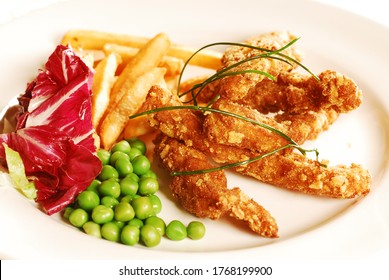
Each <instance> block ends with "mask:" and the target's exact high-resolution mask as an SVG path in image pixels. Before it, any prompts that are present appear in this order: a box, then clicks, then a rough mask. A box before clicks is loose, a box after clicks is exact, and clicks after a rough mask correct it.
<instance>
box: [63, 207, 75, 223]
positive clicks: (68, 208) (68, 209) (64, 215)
mask: <svg viewBox="0 0 389 280" xmlns="http://www.w3.org/2000/svg"><path fill="white" fill-rule="evenodd" d="M73 211H74V208H73V207H71V206H67V207H66V208H65V210H64V212H63V217H64V218H65V219H66V220H69V216H70V214H71V213H72V212H73Z"/></svg>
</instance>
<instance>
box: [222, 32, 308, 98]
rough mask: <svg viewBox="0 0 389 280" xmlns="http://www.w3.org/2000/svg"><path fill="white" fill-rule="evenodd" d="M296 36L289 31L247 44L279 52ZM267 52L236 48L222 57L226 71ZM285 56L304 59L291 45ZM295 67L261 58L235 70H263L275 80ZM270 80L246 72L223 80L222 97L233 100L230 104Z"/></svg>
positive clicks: (259, 38)
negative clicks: (263, 81)
mask: <svg viewBox="0 0 389 280" xmlns="http://www.w3.org/2000/svg"><path fill="white" fill-rule="evenodd" d="M295 38H296V37H295V36H294V35H292V34H290V33H288V32H271V33H266V34H262V35H260V36H256V37H253V38H250V39H248V40H246V41H245V42H244V43H245V44H247V45H252V46H257V47H261V48H265V49H268V50H272V51H276V50H278V49H280V48H282V47H284V46H285V45H287V44H288V43H289V42H291V41H292V40H294V39H295ZM261 53H265V52H264V51H259V50H254V49H252V48H247V47H240V46H234V47H231V48H229V49H227V50H226V51H225V52H224V55H223V57H222V64H223V68H222V69H224V68H226V67H229V66H231V65H233V64H235V63H237V62H240V61H243V60H244V59H247V58H251V57H254V56H256V55H259V54H261ZM282 53H283V54H285V55H288V56H290V57H292V58H294V59H295V60H297V61H300V60H301V54H300V53H299V52H298V51H297V49H296V47H295V45H292V46H290V47H288V48H287V49H285V50H284V51H283V52H282ZM295 67H296V65H293V64H288V63H285V62H284V61H281V60H278V59H272V58H260V59H254V60H251V61H249V62H246V63H243V64H241V65H239V66H237V67H234V68H233V69H232V71H241V70H248V69H250V70H260V71H264V72H267V73H269V74H271V75H273V76H274V77H277V76H278V75H279V74H280V73H281V72H284V71H290V70H292V69H293V68H295ZM264 79H267V78H266V77H265V76H264V75H259V74H256V73H245V74H240V75H234V76H229V77H225V78H223V79H222V80H221V81H220V91H219V92H220V94H222V95H223V96H224V97H226V98H228V99H230V100H231V101H234V100H239V99H243V97H244V96H245V95H246V94H247V93H248V92H249V91H250V90H251V88H253V87H255V85H256V84H258V83H259V82H261V81H262V80H264Z"/></svg>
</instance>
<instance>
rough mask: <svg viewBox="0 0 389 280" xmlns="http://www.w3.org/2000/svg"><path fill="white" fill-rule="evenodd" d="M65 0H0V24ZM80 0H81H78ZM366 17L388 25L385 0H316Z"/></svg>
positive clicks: (388, 18)
mask: <svg viewBox="0 0 389 280" xmlns="http://www.w3.org/2000/svg"><path fill="white" fill-rule="evenodd" d="M61 1H66V0H0V24H2V23H6V22H7V21H10V20H12V19H13V18H15V17H18V16H22V15H23V14H26V13H28V12H30V11H32V10H34V9H39V8H42V7H45V6H48V5H51V4H53V3H56V2H61ZM80 1H81V0H80ZM184 1H185V0H184ZM291 1H293V0H291ZM318 2H322V3H326V4H329V5H333V6H337V7H339V8H342V9H345V10H348V11H350V12H353V13H356V14H360V15H362V16H365V17H368V18H370V19H372V20H374V21H377V22H379V23H381V24H385V25H386V26H389V17H388V13H387V2H386V1H383V0H318Z"/></svg>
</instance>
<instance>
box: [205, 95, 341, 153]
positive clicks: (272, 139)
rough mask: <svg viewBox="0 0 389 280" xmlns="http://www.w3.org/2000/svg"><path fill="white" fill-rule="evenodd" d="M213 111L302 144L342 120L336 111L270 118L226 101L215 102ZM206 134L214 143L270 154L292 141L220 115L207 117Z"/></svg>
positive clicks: (310, 112) (213, 114)
mask: <svg viewBox="0 0 389 280" xmlns="http://www.w3.org/2000/svg"><path fill="white" fill-rule="evenodd" d="M213 107H214V108H217V109H220V110H222V111H227V112H231V113H234V114H236V115H240V116H244V117H246V118H249V119H251V120H254V121H256V122H257V123H261V124H264V125H267V126H270V127H271V128H272V129H277V130H278V131H281V132H282V133H284V134H285V135H287V136H288V137H290V138H291V139H293V140H294V141H295V142H297V143H298V144H302V143H304V142H305V141H306V140H313V139H315V138H316V137H317V136H318V135H319V133H321V132H322V131H324V130H326V129H328V127H329V126H330V125H331V124H332V123H333V122H334V121H335V120H336V119H337V117H338V113H337V112H336V111H334V110H327V111H326V110H321V111H319V112H313V111H309V112H306V113H304V114H299V115H280V116H278V117H269V116H267V115H263V114H261V113H259V112H258V111H256V110H253V109H251V108H249V107H247V106H243V105H240V104H237V103H233V102H228V101H227V100H225V99H224V98H223V99H220V100H218V101H217V102H215V103H214V106H213ZM204 131H205V132H206V134H207V137H208V139H209V140H210V141H212V142H214V143H218V144H224V145H230V146H235V147H244V148H246V149H249V150H253V151H256V152H268V151H271V150H274V149H277V148H279V147H281V146H284V145H287V144H289V143H290V141H289V140H288V139H286V138H285V137H283V136H282V135H280V134H278V133H275V132H274V131H272V130H270V129H268V128H264V127H262V126H259V125H258V124H253V123H250V122H247V121H245V120H242V119H239V118H234V117H230V116H227V115H223V114H220V113H211V114H209V115H208V116H207V117H206V119H205V121H204Z"/></svg>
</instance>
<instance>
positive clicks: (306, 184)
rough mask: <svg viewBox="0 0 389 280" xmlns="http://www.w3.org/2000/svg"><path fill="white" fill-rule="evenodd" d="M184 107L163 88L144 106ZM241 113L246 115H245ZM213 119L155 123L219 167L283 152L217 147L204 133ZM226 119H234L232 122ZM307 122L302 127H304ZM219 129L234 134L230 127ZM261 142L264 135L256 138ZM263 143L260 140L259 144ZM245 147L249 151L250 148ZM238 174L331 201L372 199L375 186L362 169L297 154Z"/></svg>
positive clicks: (167, 115)
mask: <svg viewBox="0 0 389 280" xmlns="http://www.w3.org/2000/svg"><path fill="white" fill-rule="evenodd" d="M179 104H181V103H180V101H179V99H178V98H177V97H176V96H175V95H173V94H172V93H171V92H170V91H169V90H167V89H165V88H163V87H160V86H154V87H153V88H152V89H151V90H150V92H149V96H148V97H147V99H146V102H145V106H146V107H147V108H149V109H150V108H158V107H167V106H175V105H179ZM231 104H232V103H231ZM231 104H229V105H231ZM233 105H236V104H233ZM239 106H241V105H239ZM145 109H146V108H145ZM250 110H251V109H250ZM250 112H251V111H250ZM239 113H241V114H242V112H239ZM212 115H217V114H214V113H212V114H210V115H208V116H206V117H205V120H204V116H200V115H198V114H196V113H194V112H193V111H192V110H189V109H185V110H169V111H165V112H159V113H156V114H153V115H152V118H151V119H150V123H151V124H152V125H153V126H154V127H156V128H158V129H159V130H160V131H161V132H162V133H164V134H166V135H168V136H170V137H173V138H175V139H179V140H180V141H182V142H183V143H185V145H187V146H189V147H193V148H195V149H197V150H199V151H201V152H202V153H204V154H206V155H207V156H209V157H210V158H212V159H213V160H214V161H215V162H217V163H219V164H231V163H236V162H240V161H245V160H249V159H251V158H255V157H258V156H260V155H262V154H263V153H265V152H269V151H271V150H272V149H273V148H279V147H280V146H276V145H274V147H273V143H270V144H267V146H266V147H267V149H268V150H266V151H265V149H264V148H259V149H257V150H256V149H250V148H247V146H245V145H242V146H239V145H228V144H220V143H219V142H215V141H213V140H212V139H209V137H207V135H206V133H205V131H204V126H205V123H206V122H207V120H208V119H209V118H210V117H211V116H212ZM227 118H229V119H233V118H231V117H227ZM303 121H304V120H302V121H301V122H302V123H303ZM310 123H311V122H310ZM218 125H219V127H222V128H223V129H225V130H226V131H229V130H228V129H229V128H228V127H226V126H224V125H221V124H218ZM302 125H303V124H302ZM321 126H324V124H321ZM317 127H319V126H317ZM250 130H252V128H250ZM296 133H301V129H296ZM273 134H274V133H273ZM253 135H254V134H253ZM307 135H309V133H305V134H304V135H303V136H304V137H301V138H299V139H300V140H301V141H303V140H304V138H308V136H307ZM261 137H262V135H261V136H258V137H257V138H261ZM282 139H283V138H282ZM254 140H255V139H254ZM260 140H261V139H258V141H260ZM245 144H246V145H247V143H245ZM265 144H266V143H265ZM278 144H280V143H278ZM253 145H254V144H253ZM234 169H235V171H237V172H238V173H241V174H244V175H248V176H251V177H254V178H256V179H258V180H259V181H261V182H264V183H269V184H272V185H275V186H278V187H282V188H285V189H289V190H294V191H298V192H302V193H305V194H310V195H317V196H326V197H331V198H353V197H357V196H362V195H366V194H367V193H369V190H370V185H371V176H370V174H369V172H368V171H367V170H365V169H363V168H362V167H361V166H360V165H356V164H352V165H351V166H349V167H348V166H344V165H338V166H329V167H323V166H321V165H320V164H319V163H318V162H317V161H316V160H311V159H309V158H308V157H306V156H303V155H301V154H298V153H295V152H293V151H292V149H286V150H283V151H281V152H278V153H276V154H274V155H271V156H268V157H264V158H262V159H261V160H258V161H255V162H252V163H250V164H247V165H243V166H239V167H236V168H234Z"/></svg>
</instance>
